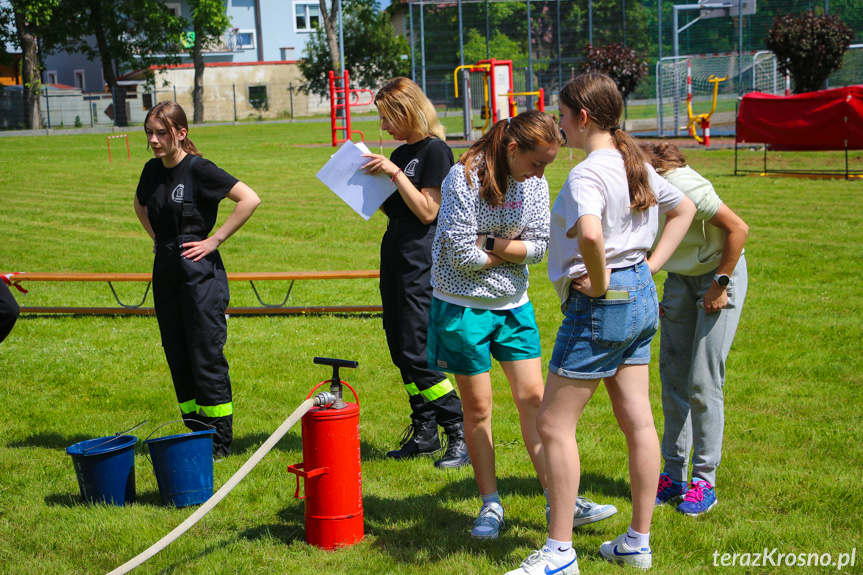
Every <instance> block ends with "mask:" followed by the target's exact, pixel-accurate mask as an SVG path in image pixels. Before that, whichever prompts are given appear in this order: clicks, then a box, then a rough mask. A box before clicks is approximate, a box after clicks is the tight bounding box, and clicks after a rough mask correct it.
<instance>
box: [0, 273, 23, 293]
mask: <svg viewBox="0 0 863 575" xmlns="http://www.w3.org/2000/svg"><path fill="white" fill-rule="evenodd" d="M20 273H21V272H12V273H9V274H3V275H0V278H3V283H5V284H6V285H8V286H11V287H13V288H15V289H17V290H18V291H19V292H21V293H27V290H25V289H24V288H22V287H21V286H19V285H18V282H13V281H12V277H13V276H17V275H18V274H20ZM19 281H20V280H19Z"/></svg>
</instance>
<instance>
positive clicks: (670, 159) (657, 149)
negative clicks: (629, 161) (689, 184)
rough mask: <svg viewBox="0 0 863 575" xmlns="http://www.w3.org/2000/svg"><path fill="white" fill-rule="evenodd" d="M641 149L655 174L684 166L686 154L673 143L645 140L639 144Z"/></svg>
mask: <svg viewBox="0 0 863 575" xmlns="http://www.w3.org/2000/svg"><path fill="white" fill-rule="evenodd" d="M641 151H643V152H644V153H645V155H646V156H647V161H648V162H650V165H651V166H653V169H655V170H656V173H657V174H660V175H664V174H665V173H666V172H669V171H671V170H676V169H677V168H682V167H684V166H686V156H684V155H683V152H681V151H680V148H678V147H677V146H675V145H674V144H669V143H668V142H663V143H661V144H650V143H646V142H645V143H643V144H641Z"/></svg>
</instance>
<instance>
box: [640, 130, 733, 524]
mask: <svg viewBox="0 0 863 575" xmlns="http://www.w3.org/2000/svg"><path fill="white" fill-rule="evenodd" d="M642 147H643V149H644V151H645V152H646V153H647V156H648V158H649V159H650V161H651V164H653V167H654V168H655V169H656V171H657V172H658V173H659V174H661V175H662V176H663V177H664V178H665V179H666V180H668V181H669V182H670V183H671V184H673V185H674V186H675V187H676V188H678V189H680V191H682V192H683V193H684V194H686V196H687V197H688V198H689V199H691V200H692V201H693V203H695V206H696V208H697V210H698V211H697V212H696V215H695V219H694V220H693V222H692V225H691V226H690V228H689V230H688V232H687V233H686V235H685V236H684V238H683V241H682V242H681V243H680V246H679V247H678V248H677V250H676V251H675V252H674V255H672V256H671V258H670V259H669V260H668V262H667V263H666V264H665V265H664V266H663V268H662V269H664V270H666V271H667V272H668V278H667V279H666V280H665V286H664V290H663V297H662V302H660V307H659V317H660V324H661V331H660V333H661V340H660V349H659V375H660V379H661V380H662V410H663V413H664V415H665V430H664V432H663V437H662V457H663V459H664V461H665V469H664V472H663V473H662V474H660V476H659V486H658V488H657V493H656V503H657V505H661V504H664V503H666V502H668V501H675V502H679V504H678V505H677V510H678V511H680V512H681V513H685V514H687V515H691V516H699V515H701V514H703V513H706V512H707V511H708V510H710V509H711V508H712V507H713V506H714V505H716V503H717V499H716V492H715V489H714V488H715V486H716V468H717V467H718V466H719V463H720V460H721V456H722V434H723V428H724V424H725V407H724V397H723V391H722V389H723V386H724V384H725V360H726V358H727V357H728V352H729V351H730V350H731V343H732V341H733V340H734V335H735V333H736V331H737V326H738V323H739V321H740V312H741V310H742V308H743V301H744V300H745V298H746V290H747V286H748V276H747V272H746V258H745V257H744V256H743V244H744V242H745V241H746V236H747V234H748V233H749V228H748V226H747V225H746V223H745V222H744V221H743V220H742V219H740V217H739V216H738V215H737V214H735V213H734V212H733V211H731V209H730V208H729V207H728V206H726V205H725V204H724V203H722V201H721V200H720V199H719V196H718V195H717V194H716V191H715V190H714V189H713V185H712V184H711V183H710V182H709V181H708V180H706V179H705V178H703V177H702V176H701V175H700V174H698V172H696V171H695V170H693V169H692V168H690V167H689V166H688V165H686V158H685V157H684V156H683V154H682V153H681V152H680V150H679V149H678V148H677V147H676V146H674V145H672V144H660V145H650V144H647V145H643V146H642ZM690 451H691V452H692V479H691V481H690V480H689V475H688V471H689V461H690ZM681 498H682V502H680V501H679V500H680V499H681Z"/></svg>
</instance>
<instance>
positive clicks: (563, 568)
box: [506, 547, 579, 575]
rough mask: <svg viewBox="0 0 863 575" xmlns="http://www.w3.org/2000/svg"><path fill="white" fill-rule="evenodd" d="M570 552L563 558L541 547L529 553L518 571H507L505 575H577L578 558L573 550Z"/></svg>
mask: <svg viewBox="0 0 863 575" xmlns="http://www.w3.org/2000/svg"><path fill="white" fill-rule="evenodd" d="M570 552H571V553H572V555H569V556H566V557H564V556H561V555H555V554H554V553H552V552H551V550H550V549H548V548H546V547H543V548H542V549H540V550H539V551H534V552H533V553H531V554H530V556H529V557H528V558H527V559H525V560H524V561H522V562H521V565H519V567H518V569H516V570H515V571H509V572H507V573H506V575H578V573H579V571H578V557H576V555H575V550H574V549H572V550H570Z"/></svg>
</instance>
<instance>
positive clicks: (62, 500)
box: [45, 491, 164, 507]
mask: <svg viewBox="0 0 863 575" xmlns="http://www.w3.org/2000/svg"><path fill="white" fill-rule="evenodd" d="M45 505H47V506H48V507H81V506H86V507H91V506H94V505H108V504H107V503H95V504H94V503H87V502H84V501H83V500H82V499H81V495H80V494H79V493H52V494H51V495H47V496H46V497H45ZM128 505H147V506H152V507H164V506H163V505H162V496H161V495H159V492H158V491H145V492H143V493H141V492H137V493H136V494H135V501H134V502H131V503H128ZM112 507H113V506H112Z"/></svg>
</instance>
